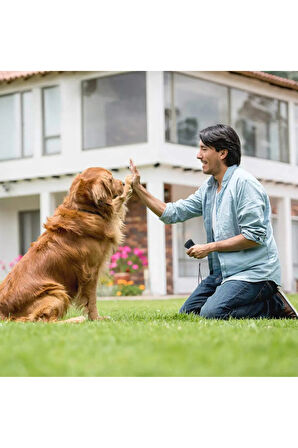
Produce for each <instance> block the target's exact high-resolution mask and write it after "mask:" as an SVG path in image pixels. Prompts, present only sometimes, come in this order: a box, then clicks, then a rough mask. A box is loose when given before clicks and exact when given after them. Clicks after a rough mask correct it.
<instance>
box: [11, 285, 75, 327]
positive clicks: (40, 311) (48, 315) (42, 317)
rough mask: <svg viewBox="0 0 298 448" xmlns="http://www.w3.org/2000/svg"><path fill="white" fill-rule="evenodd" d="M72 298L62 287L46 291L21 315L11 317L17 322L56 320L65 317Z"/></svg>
mask: <svg viewBox="0 0 298 448" xmlns="http://www.w3.org/2000/svg"><path fill="white" fill-rule="evenodd" d="M69 304H70V298H69V296H68V294H67V293H66V292H65V290H63V289H62V288H57V289H53V290H51V291H45V292H44V293H43V294H42V295H41V296H40V297H38V298H37V299H36V300H35V301H34V302H33V303H32V304H30V306H28V307H27V309H26V310H25V312H23V313H22V315H21V316H15V317H11V320H14V321H17V322H38V321H44V322H55V321H57V320H58V319H59V318H61V317H63V316H64V315H65V313H66V311H67V309H68V307H69Z"/></svg>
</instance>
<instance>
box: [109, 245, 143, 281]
mask: <svg viewBox="0 0 298 448" xmlns="http://www.w3.org/2000/svg"><path fill="white" fill-rule="evenodd" d="M147 265H148V260H147V258H146V256H145V255H144V252H143V250H142V249H138V248H135V249H132V248H131V247H129V246H120V247H119V248H118V251H117V252H116V253H115V254H113V255H112V257H111V260H110V265H109V268H110V274H111V275H113V274H115V273H117V272H136V271H137V270H139V269H141V268H142V267H143V266H147Z"/></svg>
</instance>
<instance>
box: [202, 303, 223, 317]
mask: <svg viewBox="0 0 298 448" xmlns="http://www.w3.org/2000/svg"><path fill="white" fill-rule="evenodd" d="M226 314H227V313H226V312H225V311H223V310H222V309H221V308H220V307H217V306H212V305H209V304H208V303H205V305H204V306H202V308H201V312H200V316H201V317H205V319H225V318H226Z"/></svg>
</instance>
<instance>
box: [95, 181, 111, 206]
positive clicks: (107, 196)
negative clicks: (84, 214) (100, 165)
mask: <svg viewBox="0 0 298 448" xmlns="http://www.w3.org/2000/svg"><path fill="white" fill-rule="evenodd" d="M91 195H92V199H93V202H94V203H95V204H96V205H98V204H99V203H100V202H104V203H106V204H110V205H111V204H112V199H113V194H112V191H111V189H110V188H109V186H108V185H107V183H106V181H105V180H103V179H101V180H100V181H97V182H94V183H93V185H92V187H91Z"/></svg>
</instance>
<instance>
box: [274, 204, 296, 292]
mask: <svg viewBox="0 0 298 448" xmlns="http://www.w3.org/2000/svg"><path fill="white" fill-rule="evenodd" d="M277 229H278V235H279V238H278V240H279V243H280V244H279V247H278V251H279V255H280V264H281V280H282V286H283V288H284V289H285V290H286V291H293V290H294V285H293V283H294V281H293V254H292V218H291V198H289V197H283V198H279V200H278V216H277Z"/></svg>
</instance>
